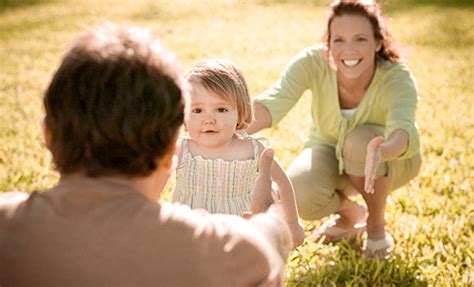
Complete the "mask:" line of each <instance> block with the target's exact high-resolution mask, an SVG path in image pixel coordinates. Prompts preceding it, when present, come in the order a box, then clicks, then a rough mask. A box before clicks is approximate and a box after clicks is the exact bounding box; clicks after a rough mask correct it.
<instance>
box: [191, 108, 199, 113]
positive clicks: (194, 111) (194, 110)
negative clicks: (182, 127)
mask: <svg viewBox="0 0 474 287" xmlns="http://www.w3.org/2000/svg"><path fill="white" fill-rule="evenodd" d="M201 112H202V110H201V109H199V108H196V109H192V110H191V113H193V114H200V113H201Z"/></svg>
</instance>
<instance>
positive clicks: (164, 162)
mask: <svg viewBox="0 0 474 287" xmlns="http://www.w3.org/2000/svg"><path fill="white" fill-rule="evenodd" d="M180 134H181V128H180V129H179V130H178V131H177V132H176V136H175V138H174V140H173V142H172V143H171V144H170V147H169V148H168V151H167V152H166V154H165V155H164V156H163V158H162V159H161V160H160V161H159V163H158V164H159V166H158V168H160V169H165V170H172V169H174V168H176V166H178V158H179V156H178V154H179V152H180V150H179V141H178V138H179V135H180Z"/></svg>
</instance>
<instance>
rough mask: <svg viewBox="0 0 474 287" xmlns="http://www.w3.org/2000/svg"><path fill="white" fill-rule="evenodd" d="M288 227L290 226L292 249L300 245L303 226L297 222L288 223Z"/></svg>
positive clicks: (302, 238) (302, 236) (302, 237)
mask: <svg viewBox="0 0 474 287" xmlns="http://www.w3.org/2000/svg"><path fill="white" fill-rule="evenodd" d="M288 227H289V228H290V232H291V237H292V238H293V246H292V249H295V248H296V247H298V246H300V245H301V244H303V242H304V238H305V234H304V229H303V227H302V226H301V225H300V224H299V222H296V223H293V224H289V225H288Z"/></svg>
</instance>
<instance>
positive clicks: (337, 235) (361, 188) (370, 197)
mask: <svg viewBox="0 0 474 287" xmlns="http://www.w3.org/2000/svg"><path fill="white" fill-rule="evenodd" d="M308 89H310V90H311V92H312V105H311V114H312V119H313V121H312V126H311V130H310V136H309V140H308V142H307V143H306V145H305V149H304V150H303V152H302V153H301V154H300V155H299V156H298V157H297V158H296V159H295V160H294V161H293V163H292V164H291V165H290V167H289V170H288V174H289V176H290V179H291V181H292V183H293V185H294V187H295V192H296V201H297V206H298V211H299V214H300V216H301V217H302V218H303V219H305V220H316V219H319V218H322V217H324V216H327V215H330V214H334V213H335V214H337V215H338V216H336V217H334V219H333V220H330V221H328V222H326V223H325V224H324V225H323V226H322V227H321V228H319V229H318V230H316V231H315V233H314V236H315V237H316V238H319V237H322V236H324V237H325V240H326V241H335V240H340V239H343V238H348V237H353V236H357V235H359V234H360V233H362V232H363V231H365V230H366V231H367V241H366V243H365V248H364V249H365V254H366V256H367V257H374V256H377V257H379V258H385V256H386V255H387V252H388V251H389V250H390V249H391V248H392V247H393V239H392V237H391V236H390V234H388V233H387V232H386V231H385V222H384V207H385V202H386V198H387V195H388V193H389V192H390V191H392V190H394V189H396V188H398V187H400V186H402V185H404V184H406V183H407V182H408V181H409V180H411V179H412V178H414V177H415V176H416V175H417V173H418V171H419V168H420V165H421V156H420V152H419V146H420V144H419V136H418V131H417V128H416V124H415V110H416V104H417V87H416V83H415V80H414V78H413V76H412V75H411V73H410V72H409V71H408V69H407V67H406V66H405V65H404V64H402V63H401V59H400V55H399V53H398V51H397V50H396V48H395V46H394V42H393V39H392V37H391V35H390V33H389V31H388V30H387V28H386V26H385V23H384V19H383V18H382V16H381V12H380V9H379V7H378V5H377V4H376V3H367V1H335V2H334V3H333V4H332V5H331V6H330V7H329V18H328V22H327V32H326V39H325V43H324V44H321V45H314V46H311V47H308V48H306V49H305V50H303V51H302V52H301V53H299V54H298V55H297V56H296V57H295V58H293V59H292V61H290V63H289V64H288V65H287V67H286V68H285V70H284V71H283V73H282V76H281V78H280V80H279V81H278V82H277V83H276V84H275V85H274V86H273V87H271V88H270V89H269V90H267V91H266V92H264V93H263V94H262V95H260V96H258V97H257V98H256V99H255V101H254V113H255V121H254V123H253V125H252V126H250V127H249V128H248V131H249V133H254V132H257V131H259V130H261V129H263V128H266V127H270V126H274V125H276V124H277V123H278V122H279V121H280V120H281V119H282V118H283V117H284V115H285V114H286V113H287V112H288V111H289V110H290V109H291V108H292V107H293V106H294V105H295V104H296V102H297V101H298V100H299V98H300V97H301V95H302V94H303V92H304V91H305V90H308ZM354 188H355V190H357V191H358V192H359V193H360V194H361V195H362V197H363V198H364V201H365V203H366V205H367V208H366V207H365V206H362V205H359V204H357V203H355V202H353V201H351V200H350V199H349V196H350V195H351V194H353V192H352V191H353V190H354Z"/></svg>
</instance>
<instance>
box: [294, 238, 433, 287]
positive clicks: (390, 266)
mask: <svg viewBox="0 0 474 287" xmlns="http://www.w3.org/2000/svg"><path fill="white" fill-rule="evenodd" d="M360 243H361V242H360V240H359V241H357V242H354V241H352V242H350V241H342V242H340V243H337V244H329V245H322V246H319V247H316V250H315V249H313V250H311V251H310V253H313V254H301V256H299V257H293V258H290V260H297V261H298V262H291V263H290V264H291V265H292V266H293V272H292V273H291V274H290V276H289V277H288V278H287V281H286V286H287V287H293V286H295V287H296V286H298V287H305V286H428V285H429V284H428V282H426V281H425V280H423V279H422V278H421V276H420V273H421V272H420V271H419V267H418V266H417V264H416V262H406V261H404V260H403V258H402V257H401V256H400V255H398V254H396V253H395V254H392V255H391V257H389V258H388V259H387V260H385V261H379V260H367V259H365V258H364V256H363V254H362V252H361V251H360V248H359V246H360ZM318 249H319V250H318ZM328 250H329V251H328ZM301 252H305V251H304V250H303V249H302V250H300V253H301Z"/></svg>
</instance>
